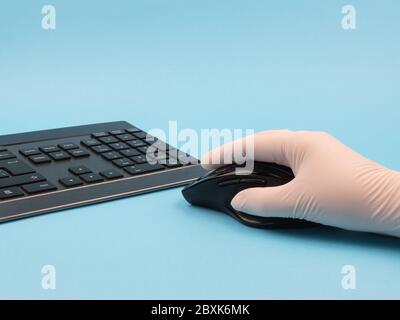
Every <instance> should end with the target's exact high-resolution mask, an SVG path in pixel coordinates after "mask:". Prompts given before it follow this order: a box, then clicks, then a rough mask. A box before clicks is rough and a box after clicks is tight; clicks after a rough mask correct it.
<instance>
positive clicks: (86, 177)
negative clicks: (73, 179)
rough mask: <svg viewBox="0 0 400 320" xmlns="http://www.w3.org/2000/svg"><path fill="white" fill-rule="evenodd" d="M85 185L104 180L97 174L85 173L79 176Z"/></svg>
mask: <svg viewBox="0 0 400 320" xmlns="http://www.w3.org/2000/svg"><path fill="white" fill-rule="evenodd" d="M79 177H80V178H81V179H82V180H83V181H85V182H86V183H95V182H101V181H104V179H103V178H102V177H101V176H100V175H98V174H97V173H85V174H82V175H80V176H79Z"/></svg>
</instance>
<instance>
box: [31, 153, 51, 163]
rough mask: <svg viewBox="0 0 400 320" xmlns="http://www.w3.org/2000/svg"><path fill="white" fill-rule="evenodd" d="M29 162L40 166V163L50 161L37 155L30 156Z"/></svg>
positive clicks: (41, 155) (43, 155)
mask: <svg viewBox="0 0 400 320" xmlns="http://www.w3.org/2000/svg"><path fill="white" fill-rule="evenodd" d="M29 160H31V161H32V162H33V163H34V164H42V163H49V162H51V159H50V158H49V157H48V156H46V155H45V154H38V155H36V156H30V157H29Z"/></svg>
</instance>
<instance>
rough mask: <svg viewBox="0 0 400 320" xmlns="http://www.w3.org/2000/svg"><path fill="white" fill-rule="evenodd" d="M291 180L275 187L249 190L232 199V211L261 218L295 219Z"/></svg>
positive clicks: (293, 193)
mask: <svg viewBox="0 0 400 320" xmlns="http://www.w3.org/2000/svg"><path fill="white" fill-rule="evenodd" d="M294 185H295V183H294V182H293V180H292V181H291V182H289V183H287V184H284V185H281V186H277V187H265V188H249V189H245V190H243V191H240V192H239V193H237V194H236V196H235V197H234V198H233V199H232V201H231V205H232V207H233V208H234V209H236V210H238V211H241V212H244V213H248V214H251V215H256V216H262V217H277V218H295V217H294V214H295V211H296V210H295V207H296V200H295V199H296V198H297V197H296V192H295V190H296V189H295V188H294Z"/></svg>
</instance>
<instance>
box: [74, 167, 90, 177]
mask: <svg viewBox="0 0 400 320" xmlns="http://www.w3.org/2000/svg"><path fill="white" fill-rule="evenodd" d="M68 170H69V171H70V172H72V173H73V174H76V175H80V174H84V173H90V172H92V170H90V169H88V168H86V167H85V166H77V167H72V168H69V169H68Z"/></svg>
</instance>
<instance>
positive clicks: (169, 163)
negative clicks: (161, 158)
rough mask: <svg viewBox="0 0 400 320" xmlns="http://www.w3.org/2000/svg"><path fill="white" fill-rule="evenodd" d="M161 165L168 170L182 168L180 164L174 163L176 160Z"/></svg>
mask: <svg viewBox="0 0 400 320" xmlns="http://www.w3.org/2000/svg"><path fill="white" fill-rule="evenodd" d="M163 165H164V166H166V167H167V168H168V169H172V168H178V167H182V166H183V164H182V163H179V162H176V160H175V161H171V162H166V163H164V162H163Z"/></svg>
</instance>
